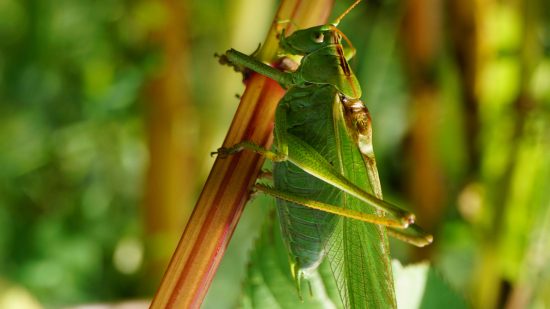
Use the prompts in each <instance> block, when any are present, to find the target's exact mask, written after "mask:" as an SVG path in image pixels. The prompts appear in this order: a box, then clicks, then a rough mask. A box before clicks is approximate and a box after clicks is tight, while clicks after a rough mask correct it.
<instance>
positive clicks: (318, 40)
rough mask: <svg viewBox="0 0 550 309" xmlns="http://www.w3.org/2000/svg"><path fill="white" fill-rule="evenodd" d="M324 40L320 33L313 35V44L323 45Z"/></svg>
mask: <svg viewBox="0 0 550 309" xmlns="http://www.w3.org/2000/svg"><path fill="white" fill-rule="evenodd" d="M324 40H325V35H324V34H323V33H322V32H316V33H314V34H313V41H315V43H323V41H324Z"/></svg>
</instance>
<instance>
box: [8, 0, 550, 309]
mask: <svg viewBox="0 0 550 309" xmlns="http://www.w3.org/2000/svg"><path fill="white" fill-rule="evenodd" d="M336 2H337V3H336V6H335V12H336V13H338V14H339V13H340V12H342V11H343V10H344V8H345V7H347V6H348V5H349V4H350V2H351V1H336ZM276 5H277V1H254V0H233V1H222V0H211V1H185V0H180V1H176V0H139V1H91V0H79V1H74V0H72V1H69V0H50V1H40V0H0V308H14V307H13V306H15V305H24V306H26V307H24V308H41V307H46V308H58V307H66V306H76V305H82V304H90V303H119V302H125V301H129V300H143V301H142V302H141V306H146V304H147V299H150V298H151V297H152V295H153V293H154V291H155V289H156V287H157V286H158V284H159V281H160V278H161V276H162V274H163V271H164V269H165V267H166V265H167V263H168V260H169V258H170V256H171V254H172V252H173V250H174V248H175V245H176V242H177V240H178V239H179V236H180V234H181V232H182V231H183V228H184V226H185V223H186V221H187V219H188V217H189V215H190V213H191V211H192V208H193V205H194V201H195V199H196V197H197V195H198V193H200V190H201V186H202V184H203V182H204V180H205V178H206V176H207V175H208V171H209V168H210V165H211V164H212V163H213V159H212V158H211V157H210V156H209V153H210V151H212V150H215V149H217V148H218V147H219V145H221V142H222V140H223V137H224V135H225V132H226V130H227V128H228V126H229V123H230V121H231V118H232V115H233V112H234V111H235V109H236V107H237V104H238V102H239V101H238V99H237V98H236V97H235V95H236V94H239V93H241V92H242V90H243V85H242V83H241V82H240V81H241V76H239V75H238V74H236V73H234V72H233V71H232V70H231V69H229V68H227V67H222V66H220V65H218V64H217V61H216V59H215V58H214V56H213V55H214V53H216V52H223V51H224V50H226V49H228V48H229V47H234V48H236V49H238V50H241V51H244V52H247V53H251V52H253V51H254V50H255V49H256V48H257V46H258V44H259V43H260V42H261V41H262V40H263V37H264V36H265V34H266V31H267V29H268V27H269V24H270V22H271V18H272V16H273V14H274V10H275V8H276ZM336 13H335V15H337V14H336ZM340 28H341V29H342V30H343V31H344V33H346V34H347V35H348V37H349V38H350V39H351V41H352V42H353V43H354V45H355V47H356V48H357V51H358V53H357V55H356V58H355V60H353V61H352V66H353V67H354V68H355V72H356V73H357V75H358V76H359V80H360V81H361V85H362V87H363V92H364V93H365V94H364V97H363V99H364V101H365V102H367V105H368V107H369V109H370V111H371V114H372V117H373V121H374V130H375V131H374V138H375V140H374V142H375V152H376V155H377V159H378V164H379V171H380V174H381V179H382V182H383V188H384V191H385V196H386V199H388V200H390V201H392V202H396V203H399V204H401V205H404V206H406V207H409V208H411V209H413V210H414V211H415V213H416V214H417V217H418V221H419V223H420V225H422V226H423V227H425V228H426V229H427V230H428V231H430V232H432V233H433V234H434V235H435V239H436V240H435V243H434V244H433V245H432V246H430V247H428V248H426V249H421V250H419V249H414V248H412V247H410V246H407V245H403V244H399V243H395V244H393V253H394V257H396V258H398V259H400V260H401V261H402V262H403V263H412V262H417V261H422V260H429V261H430V262H431V265H432V267H434V268H435V269H436V270H437V272H438V273H439V274H440V275H441V276H442V277H443V278H444V279H445V280H446V281H447V282H448V283H449V285H450V286H451V287H452V288H453V289H454V290H455V291H457V292H458V293H459V294H460V295H462V296H463V297H464V298H465V299H466V300H467V301H468V302H469V303H470V304H471V305H472V306H473V307H476V308H497V307H504V306H508V307H509V308H545V307H548V306H550V280H549V279H550V266H548V265H547V261H549V260H550V210H549V209H550V208H549V206H550V192H549V188H550V160H549V156H550V2H548V1H547V0H448V1H436V0H422V1H412V0H411V1H406V0H401V1H399V0H370V1H366V2H365V3H363V4H361V5H359V6H358V7H357V8H356V9H355V10H354V11H352V12H351V13H350V14H349V15H348V16H347V17H346V18H345V19H344V21H343V22H342V23H341V25H340ZM272 206H273V201H271V200H270V199H268V198H263V197H259V198H257V199H255V200H254V204H252V205H249V207H247V209H246V210H245V213H244V214H243V218H242V220H241V222H240V224H239V226H238V228H237V231H236V233H235V235H234V238H233V240H232V242H231V244H230V247H229V250H228V253H227V255H226V257H225V258H224V260H223V261H222V264H221V267H220V270H219V271H218V273H217V276H216V278H215V281H214V283H213V285H212V289H211V291H210V294H209V295H208V297H207V299H206V302H205V304H204V307H205V308H223V307H225V308H231V307H233V306H234V305H235V304H236V303H237V301H238V297H239V293H240V291H239V290H240V286H241V284H240V282H241V281H242V279H243V277H244V275H245V271H246V265H247V263H248V252H249V251H250V250H251V248H252V244H253V241H254V239H255V237H256V235H257V234H258V231H259V228H260V226H261V225H262V222H263V220H261V218H267V216H266V214H267V213H268V212H269V208H270V207H272ZM138 306H139V305H138Z"/></svg>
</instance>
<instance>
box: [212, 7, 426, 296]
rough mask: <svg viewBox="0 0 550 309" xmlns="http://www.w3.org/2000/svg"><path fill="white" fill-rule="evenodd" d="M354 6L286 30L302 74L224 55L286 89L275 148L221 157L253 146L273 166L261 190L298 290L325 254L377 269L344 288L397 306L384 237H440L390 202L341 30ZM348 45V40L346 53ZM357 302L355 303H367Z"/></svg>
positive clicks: (419, 241)
mask: <svg viewBox="0 0 550 309" xmlns="http://www.w3.org/2000/svg"><path fill="white" fill-rule="evenodd" d="M359 2H360V0H358V1H356V2H355V3H354V5H353V6H355V5H356V4H357V3H359ZM353 6H351V7H350V9H348V10H347V11H346V12H345V13H344V14H342V15H341V16H340V17H339V18H338V19H337V20H336V22H334V23H332V24H327V25H321V26H316V27H312V28H308V29H303V30H298V31H296V32H294V33H293V34H291V35H289V36H287V37H285V35H284V32H282V33H281V41H280V47H281V49H282V50H283V51H284V52H286V53H287V54H291V55H300V56H303V57H302V59H301V61H300V64H299V66H298V67H297V69H296V70H295V71H292V72H284V71H279V70H278V69H275V68H273V67H271V66H269V65H267V64H264V63H262V62H260V61H258V60H256V59H255V58H254V57H252V56H248V55H245V54H243V53H240V52H238V51H236V50H233V49H231V50H228V51H227V52H226V53H225V55H224V56H223V61H224V62H228V63H230V64H231V65H234V66H236V67H239V68H243V67H244V68H246V69H250V70H252V71H256V72H258V73H260V74H263V75H266V76H267V77H270V78H272V79H274V80H275V81H277V82H279V83H280V84H281V85H282V86H283V87H284V88H286V89H288V91H287V93H286V94H285V96H284V97H283V98H282V100H281V101H280V102H279V105H278V107H277V110H276V114H275V126H274V144H273V148H272V149H271V150H267V149H264V148H262V147H260V146H258V145H255V144H253V143H251V142H249V141H243V142H241V143H239V144H237V145H234V146H233V147H230V148H220V149H219V150H218V152H217V154H218V155H220V156H227V155H230V154H233V153H236V152H238V151H241V150H243V149H249V150H252V151H255V152H258V153H260V154H262V155H264V156H265V157H266V158H267V159H270V160H272V161H273V173H272V175H273V182H274V186H273V187H271V186H267V185H265V184H256V185H255V187H254V188H255V189H256V190H258V191H261V192H264V193H266V194H268V195H272V196H274V197H275V198H276V199H277V212H278V215H279V219H280V225H281V229H282V232H283V235H284V238H285V243H286V245H287V248H288V250H289V257H290V260H291V271H292V274H293V276H294V278H295V280H296V282H297V284H298V287H299V285H300V280H301V278H302V277H307V276H308V275H309V274H310V273H311V272H313V271H315V269H316V268H317V266H318V265H319V263H320V262H321V261H322V260H323V258H324V256H325V255H328V256H329V257H332V259H331V265H332V268H333V271H334V272H335V277H345V276H341V273H342V272H348V273H349V272H353V271H354V270H353V269H350V267H353V265H347V266H341V265H340V264H341V263H340V262H339V259H340V258H339V257H337V256H336V255H338V254H342V255H343V256H345V257H346V258H347V259H350V260H360V264H361V263H363V264H364V263H367V264H368V265H369V266H372V268H368V271H373V272H375V274H374V276H372V278H375V279H365V278H359V279H356V281H361V280H362V281H361V282H339V285H340V286H341V290H346V291H347V290H348V288H350V286H352V285H353V286H357V285H362V286H363V287H364V288H365V289H367V290H368V291H365V293H367V294H369V295H368V296H365V295H360V296H358V297H363V298H365V297H368V298H371V299H370V300H366V302H367V303H370V304H375V303H378V304H380V303H384V304H393V306H394V305H395V298H394V294H393V280H392V278H391V276H392V275H391V266H390V263H389V249H388V243H387V236H386V231H388V232H389V233H390V234H391V235H393V236H395V237H396V238H398V239H401V240H404V241H407V242H409V243H412V244H414V245H417V246H424V245H427V244H429V243H431V241H432V237H431V235H428V234H425V233H424V232H422V230H421V229H420V228H419V227H418V226H416V225H415V224H414V220H415V217H414V215H413V214H411V213H409V212H407V211H405V210H403V209H401V208H399V207H397V206H395V205H393V204H390V203H388V202H386V201H384V200H383V199H382V190H381V187H380V181H379V179H378V171H377V168H376V161H375V158H374V153H373V148H372V132H371V119H370V115H369V112H368V110H367V108H366V106H365V105H364V104H363V102H362V101H360V97H361V88H360V86H359V82H358V81H357V78H356V77H355V75H354V73H353V72H352V70H351V69H350V67H349V64H348V60H349V58H350V57H352V56H353V54H354V50H353V47H352V46H351V44H350V43H349V41H348V40H347V38H346V37H345V36H344V35H343V34H342V33H341V32H340V31H339V30H338V29H337V28H336V26H337V24H338V23H339V21H340V20H341V18H342V17H343V16H344V15H345V14H346V13H347V12H348V11H349V10H351V8H353ZM342 39H345V40H346V41H347V45H348V46H347V47H348V49H347V50H344V47H343V45H342V44H341V41H342ZM365 222H368V223H373V224H365ZM365 260H368V261H367V262H365ZM363 264H362V265H363ZM336 273H338V274H336ZM337 280H339V281H342V280H343V281H345V279H339V278H337ZM348 296H350V295H348ZM350 297H351V298H350V299H349V302H350V303H348V304H347V306H352V307H355V305H357V304H359V303H361V301H365V300H364V299H363V300H360V299H359V300H353V295H351V296H350ZM373 299H374V300H373Z"/></svg>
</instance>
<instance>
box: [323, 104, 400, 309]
mask: <svg viewBox="0 0 550 309" xmlns="http://www.w3.org/2000/svg"><path fill="white" fill-rule="evenodd" d="M334 126H335V130H336V137H337V145H338V146H337V149H338V152H339V158H340V160H341V162H340V164H339V165H340V167H341V172H342V173H343V174H344V175H345V176H346V177H347V178H348V179H350V180H351V181H352V182H354V183H355V184H357V185H359V186H360V187H362V188H365V190H367V191H369V192H371V190H370V189H371V185H370V183H369V177H368V173H367V170H366V166H365V163H364V161H363V158H362V156H361V154H360V152H359V151H358V148H357V145H356V143H355V142H354V141H353V139H352V138H351V137H350V135H349V134H348V132H347V129H346V124H345V121H344V119H343V112H342V108H341V105H340V103H339V102H336V103H335V106H334ZM342 207H345V208H349V209H353V210H357V211H362V212H367V213H372V214H377V211H376V210H375V209H374V208H373V207H371V206H368V205H366V204H365V203H363V202H361V201H359V200H358V199H356V198H354V197H352V196H350V195H348V194H344V196H343V204H342ZM326 251H327V257H328V259H329V261H330V264H331V268H332V271H333V273H334V277H335V278H336V280H337V285H338V288H339V291H340V294H341V297H342V299H343V300H344V302H345V307H346V308H395V307H396V300H395V294H394V285H393V275H392V270H391V264H390V258H389V256H390V254H389V246H388V238H387V235H386V229H385V228H384V227H383V226H381V225H376V224H368V223H363V222H359V221H357V220H353V219H344V218H341V219H340V220H339V222H338V224H337V226H336V227H335V230H334V233H333V234H332V237H331V238H330V240H329V241H328V243H327V249H326Z"/></svg>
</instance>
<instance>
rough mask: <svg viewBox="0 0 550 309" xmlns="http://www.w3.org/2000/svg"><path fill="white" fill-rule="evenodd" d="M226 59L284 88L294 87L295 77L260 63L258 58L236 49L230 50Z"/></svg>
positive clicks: (226, 54) (226, 53)
mask: <svg viewBox="0 0 550 309" xmlns="http://www.w3.org/2000/svg"><path fill="white" fill-rule="evenodd" d="M225 57H226V59H227V60H228V61H229V62H231V63H232V64H233V65H235V66H237V67H239V66H242V67H246V68H248V69H250V70H252V71H255V72H258V73H260V74H262V75H265V76H267V77H269V78H271V79H273V80H275V81H277V82H278V83H279V84H281V86H283V87H284V88H289V87H290V86H292V85H294V84H295V82H294V80H293V77H292V76H293V75H292V74H291V73H286V72H281V71H279V70H277V69H275V68H273V67H271V66H269V65H267V64H265V63H263V62H261V61H258V60H257V59H256V58H254V57H252V56H249V55H246V54H243V53H241V52H239V51H236V50H234V49H230V50H228V51H227V52H225Z"/></svg>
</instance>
